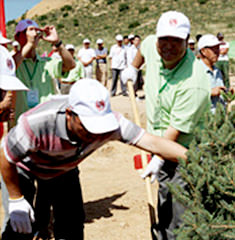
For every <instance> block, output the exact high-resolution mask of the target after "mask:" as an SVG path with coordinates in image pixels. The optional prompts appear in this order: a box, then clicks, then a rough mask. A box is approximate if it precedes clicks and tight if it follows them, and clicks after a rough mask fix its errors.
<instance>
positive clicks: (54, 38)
mask: <svg viewBox="0 0 235 240" xmlns="http://www.w3.org/2000/svg"><path fill="white" fill-rule="evenodd" d="M41 30H42V31H43V32H44V33H45V35H46V36H42V39H43V40H45V41H47V42H50V43H51V44H56V43H58V42H59V36H58V34H57V32H56V29H55V26H53V25H52V26H45V27H44V28H42V29H41Z"/></svg>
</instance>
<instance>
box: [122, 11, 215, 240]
mask: <svg viewBox="0 0 235 240" xmlns="http://www.w3.org/2000/svg"><path fill="white" fill-rule="evenodd" d="M189 34H190V22H189V20H188V18H187V17H186V16H185V15H184V14H182V13H179V12H176V11H169V12H166V13H163V14H162V15H161V17H160V19H159V21H158V24H157V34H156V35H150V36H148V37H147V38H146V39H145V40H144V41H143V43H142V44H141V48H140V50H139V51H138V52H137V55H136V57H135V59H134V61H133V63H132V65H131V66H130V67H129V68H128V69H126V70H125V71H124V72H123V76H122V79H123V80H124V83H125V82H126V81H127V80H128V79H131V80H133V81H135V79H136V76H137V71H138V69H139V68H140V67H141V65H142V64H143V63H144V62H145V63H146V77H145V86H144V88H145V95H146V111H147V129H148V131H149V132H151V133H153V134H155V135H159V136H164V137H166V138H168V139H171V140H173V141H177V142H178V143H180V144H182V145H184V146H186V147H188V146H189V144H190V142H191V140H192V138H193V134H192V133H193V130H194V129H195V128H196V127H201V128H202V127H203V116H204V114H205V112H207V111H209V109H210V81H209V79H208V77H207V76H206V74H205V71H204V69H203V67H202V65H201V64H200V62H199V61H198V60H197V59H196V58H195V56H194V54H193V53H192V52H191V51H190V50H188V49H187V47H188V39H189ZM169 151H170V149H169ZM148 175H152V180H154V179H155V178H156V177H158V180H159V201H158V203H159V205H158V214H159V224H158V230H159V234H158V235H159V240H162V239H164V240H173V239H176V236H175V234H174V233H173V230H174V229H175V228H177V227H179V225H180V224H181V222H182V221H181V218H180V216H181V215H182V213H183V212H184V207H183V206H181V205H180V203H178V202H173V201H172V196H171V193H170V192H169V190H168V187H167V185H166V183H169V182H171V183H177V184H180V185H181V186H185V184H184V182H183V181H182V179H181V177H180V175H179V169H178V164H177V163H170V164H168V163H166V162H165V161H163V160H161V159H159V158H158V157H156V156H154V157H153V159H152V160H151V162H150V164H149V165H148V166H147V168H146V170H145V172H144V174H143V175H142V177H143V178H145V177H146V176H148Z"/></svg>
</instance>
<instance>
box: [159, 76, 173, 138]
mask: <svg viewBox="0 0 235 240" xmlns="http://www.w3.org/2000/svg"><path fill="white" fill-rule="evenodd" d="M160 79H161V81H160V82H162V76H160ZM169 82H170V79H169V80H168V79H166V82H165V83H164V84H163V86H161V88H160V89H159V90H158V102H159V107H160V110H159V114H160V117H159V118H160V119H161V113H162V111H161V109H162V99H161V93H162V92H163V91H164V90H165V88H166V87H167V84H168V83H169ZM160 131H161V137H163V129H162V128H160Z"/></svg>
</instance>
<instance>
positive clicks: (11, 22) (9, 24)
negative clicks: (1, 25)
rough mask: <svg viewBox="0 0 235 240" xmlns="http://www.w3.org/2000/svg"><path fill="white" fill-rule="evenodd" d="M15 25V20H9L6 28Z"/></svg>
mask: <svg viewBox="0 0 235 240" xmlns="http://www.w3.org/2000/svg"><path fill="white" fill-rule="evenodd" d="M13 24H14V25H16V21H15V20H10V21H8V22H7V26H11V25H13Z"/></svg>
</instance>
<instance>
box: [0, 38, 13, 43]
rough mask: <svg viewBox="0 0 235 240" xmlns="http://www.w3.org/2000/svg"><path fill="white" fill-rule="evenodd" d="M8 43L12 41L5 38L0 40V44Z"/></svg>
mask: <svg viewBox="0 0 235 240" xmlns="http://www.w3.org/2000/svg"><path fill="white" fill-rule="evenodd" d="M8 43H12V41H11V40H10V39H7V38H0V44H8Z"/></svg>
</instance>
